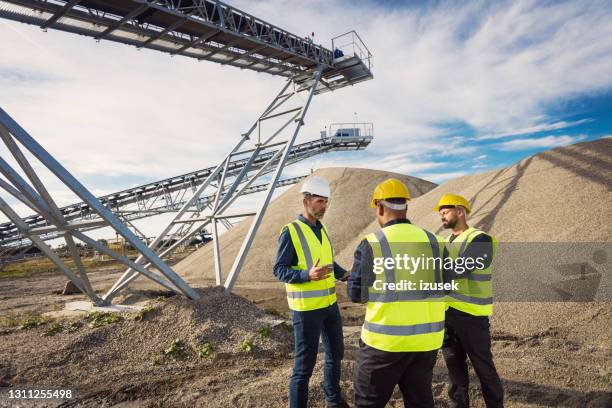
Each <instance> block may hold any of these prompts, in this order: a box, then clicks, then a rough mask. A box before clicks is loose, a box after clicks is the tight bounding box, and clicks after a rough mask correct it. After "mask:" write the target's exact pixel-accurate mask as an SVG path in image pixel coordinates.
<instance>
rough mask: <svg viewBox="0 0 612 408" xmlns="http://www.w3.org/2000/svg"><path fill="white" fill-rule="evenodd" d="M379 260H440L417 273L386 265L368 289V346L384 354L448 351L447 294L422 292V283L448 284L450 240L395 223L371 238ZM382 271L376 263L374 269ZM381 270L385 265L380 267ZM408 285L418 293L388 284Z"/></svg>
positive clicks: (364, 334)
mask: <svg viewBox="0 0 612 408" xmlns="http://www.w3.org/2000/svg"><path fill="white" fill-rule="evenodd" d="M366 239H367V241H368V242H369V244H370V246H371V247H372V253H373V257H374V262H377V261H376V258H379V259H380V258H383V259H388V258H393V259H395V258H396V256H397V255H399V256H400V257H401V258H403V257H404V255H407V256H408V257H414V258H419V257H421V258H423V259H425V258H430V259H438V261H437V262H428V263H427V264H423V265H422V267H419V268H417V269H416V270H415V273H414V274H413V273H411V270H407V269H405V268H404V267H402V268H401V269H400V268H396V266H397V265H393V266H392V267H391V268H388V266H389V265H383V266H382V267H383V269H384V271H383V272H382V273H376V272H380V270H378V271H376V270H375V277H374V279H375V281H374V283H373V284H372V285H370V287H369V288H368V303H367V307H366V315H365V320H364V323H363V327H362V329H361V339H362V340H363V342H364V343H365V344H367V345H368V346H370V347H374V348H376V349H378V350H383V351H390V352H400V351H429V350H436V349H439V348H440V347H441V346H442V340H443V338H444V309H445V304H444V292H442V291H437V292H436V291H433V290H418V289H419V288H420V287H421V286H420V284H421V282H420V281H423V282H426V283H436V282H438V283H443V281H442V279H443V278H442V276H443V275H442V266H443V265H442V262H441V250H442V248H443V247H444V241H443V240H442V239H441V238H439V237H437V236H436V235H434V234H432V233H431V232H428V231H425V230H423V229H421V228H419V227H416V226H414V225H412V224H408V223H401V224H393V225H390V226H388V227H385V228H383V229H382V230H380V231H378V232H377V233H374V234H369V235H368V236H366ZM374 266H375V269H376V263H375V264H374ZM379 266H381V265H380V264H379ZM402 281H409V282H414V284H415V285H417V286H415V287H414V288H412V289H417V290H384V289H383V286H382V285H383V284H384V283H389V282H394V283H400V282H402Z"/></svg>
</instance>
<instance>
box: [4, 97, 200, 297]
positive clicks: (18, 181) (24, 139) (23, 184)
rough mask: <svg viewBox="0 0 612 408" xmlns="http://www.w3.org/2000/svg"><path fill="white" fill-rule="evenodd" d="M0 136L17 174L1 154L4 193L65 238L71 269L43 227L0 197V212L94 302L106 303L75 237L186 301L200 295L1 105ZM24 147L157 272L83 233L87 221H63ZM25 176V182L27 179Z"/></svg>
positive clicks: (88, 223)
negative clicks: (92, 281)
mask: <svg viewBox="0 0 612 408" xmlns="http://www.w3.org/2000/svg"><path fill="white" fill-rule="evenodd" d="M0 138H1V139H2V141H3V142H4V144H5V145H6V147H7V148H8V150H9V152H10V153H11V155H12V156H13V158H14V160H15V162H16V163H17V165H18V167H19V168H20V169H21V173H23V174H25V176H26V178H24V177H22V175H21V173H20V172H19V171H17V170H15V168H14V167H13V166H11V165H10V164H9V163H8V162H7V161H6V160H5V159H4V158H1V157H0V173H1V174H2V175H3V176H4V177H5V178H6V180H4V182H3V183H2V185H0V187H2V188H3V189H4V190H5V191H6V192H7V193H9V194H10V195H12V196H13V197H14V198H15V199H17V200H18V201H20V202H22V203H23V204H25V205H26V206H28V207H30V208H32V209H34V210H36V211H37V212H38V213H39V214H40V215H42V216H43V217H44V218H45V219H46V220H47V221H48V223H49V226H52V227H51V228H52V229H53V230H55V231H57V232H58V233H60V234H61V236H62V237H63V238H64V240H65V241H66V245H67V246H68V249H69V251H70V256H71V258H72V260H73V261H74V264H75V269H76V273H75V272H74V271H73V270H72V268H70V267H69V266H68V265H67V264H66V263H65V262H64V261H63V260H62V259H61V258H60V257H59V256H58V255H57V254H56V253H55V252H54V251H53V250H52V249H51V248H50V247H49V246H48V245H47V244H45V243H44V241H43V240H42V239H41V238H40V234H41V233H43V232H42V231H37V230H36V229H32V228H30V227H29V226H28V225H27V224H26V223H25V222H24V221H23V220H22V219H21V218H20V217H19V215H18V214H17V213H16V212H15V210H14V209H13V208H12V207H11V206H10V205H9V204H8V203H7V202H6V201H5V200H4V199H2V198H0V211H1V212H2V213H4V215H5V216H6V217H8V218H9V219H10V220H11V221H12V222H14V223H15V224H16V225H17V226H18V228H19V229H20V231H21V233H22V234H24V235H27V236H28V238H29V239H30V240H31V241H32V242H33V243H34V244H35V245H36V246H37V247H38V248H39V249H40V250H41V251H42V252H43V253H44V254H45V255H47V256H48V257H49V258H50V259H51V260H52V261H53V263H54V264H55V265H56V266H57V267H58V268H59V270H60V271H62V272H63V273H64V274H65V275H66V276H67V277H68V279H70V280H71V281H72V282H73V283H74V284H75V285H76V286H77V287H78V288H79V289H80V290H81V291H82V292H83V293H85V294H86V295H87V296H88V297H89V298H90V299H91V300H92V302H94V303H95V304H98V305H101V304H105V303H107V302H106V301H104V300H103V299H100V298H99V297H98V296H97V295H96V293H95V292H94V290H93V288H92V287H91V284H90V282H89V279H88V278H87V273H86V271H85V267H84V266H83V263H82V261H81V258H80V255H79V252H78V249H77V247H76V244H75V242H74V239H75V238H76V239H77V240H79V241H82V242H84V243H86V244H88V245H91V246H92V247H94V248H96V249H97V250H99V251H100V252H102V253H104V254H106V255H109V256H111V257H112V258H114V259H115V260H117V261H119V262H121V263H123V264H124V265H126V266H131V267H133V268H134V269H135V270H136V272H135V273H137V274H139V275H145V276H147V277H148V278H150V279H151V280H153V281H155V282H157V283H159V284H160V285H162V286H164V287H166V288H168V289H171V290H173V291H175V292H177V293H182V294H184V295H186V296H188V297H189V298H191V299H198V298H199V295H198V294H197V293H196V292H195V291H194V290H193V289H192V288H191V287H189V285H187V283H185V281H183V279H181V278H180V277H179V276H178V275H177V274H176V273H175V272H174V271H173V270H172V269H171V268H170V267H168V265H166V264H165V263H164V262H163V261H162V260H161V259H160V258H159V257H158V256H157V255H156V254H155V252H153V251H152V250H151V249H150V248H148V247H147V246H146V245H145V244H144V243H143V242H142V241H141V240H140V239H139V238H138V237H137V236H136V235H135V234H134V233H132V231H131V230H130V229H129V228H128V227H126V226H125V225H124V224H123V223H122V222H121V221H120V220H119V218H117V216H115V215H114V214H113V213H112V212H111V211H109V210H108V209H107V208H106V207H104V206H103V205H102V204H101V203H100V202H99V201H98V200H97V199H96V198H95V197H94V196H93V195H92V194H91V193H90V192H89V190H87V189H86V188H85V187H84V186H83V185H82V184H81V183H80V182H79V181H78V180H77V179H76V178H74V177H73V176H72V174H70V173H69V172H68V171H67V170H66V169H65V168H64V167H63V166H62V165H61V164H60V163H59V162H58V161H57V160H55V158H53V156H51V155H50V154H49V153H48V152H47V151H46V150H45V149H44V148H43V147H42V146H41V145H40V144H38V142H36V140H34V138H33V137H32V136H30V135H29V134H28V132H26V131H25V130H24V129H23V128H22V127H21V126H20V125H19V124H18V123H17V122H15V121H14V120H13V119H12V118H11V117H10V116H9V115H8V114H7V113H6V112H5V111H4V110H2V109H1V108H0ZM18 143H19V144H20V145H21V146H23V147H24V148H25V149H27V150H28V151H29V152H30V153H31V154H32V155H33V156H34V157H35V158H36V159H37V160H38V162H39V163H40V164H42V165H43V166H44V167H46V168H47V169H48V170H49V171H50V172H51V173H52V174H53V175H54V176H55V177H57V179H58V180H59V181H61V182H62V183H63V184H64V185H65V186H66V187H68V188H69V189H70V190H71V191H72V192H73V193H74V194H75V195H76V196H77V197H79V198H80V199H81V200H83V202H85V203H87V204H88V205H89V206H90V207H91V208H92V209H93V210H94V211H95V212H96V213H97V214H98V216H99V218H100V220H96V221H95V222H96V223H101V222H104V223H105V224H106V225H108V226H110V227H112V228H113V229H114V230H115V231H116V232H117V234H119V235H121V236H122V237H123V238H124V239H125V240H126V242H129V243H130V244H131V245H132V246H133V247H134V248H135V249H136V250H137V251H138V252H139V253H140V254H141V255H142V257H143V259H147V260H148V262H149V265H151V266H152V267H154V268H156V269H157V270H158V271H159V273H155V272H152V271H151V270H149V269H147V268H146V267H143V266H142V265H138V264H136V263H134V262H132V261H130V260H129V259H128V258H127V257H124V256H122V255H120V254H118V253H116V252H115V251H112V250H110V249H109V248H107V247H106V246H104V245H102V244H101V243H99V242H97V241H96V240H94V239H92V238H90V237H88V236H87V235H86V234H84V233H83V232H82V231H80V229H81V228H84V227H87V226H91V224H92V222H91V221H90V222H80V223H79V222H69V221H68V220H66V219H65V218H64V217H63V215H62V214H61V212H60V211H59V208H58V207H57V205H56V203H55V200H54V199H53V197H52V196H51V194H50V192H49V191H48V190H47V188H46V186H45V184H44V183H43V181H42V179H41V178H40V177H39V176H38V174H37V172H36V171H35V170H34V168H33V166H32V164H31V163H30V161H29V160H28V158H27V157H26V156H25V154H24V153H23V151H22V150H21V148H20V147H19V144H18ZM26 179H27V180H26Z"/></svg>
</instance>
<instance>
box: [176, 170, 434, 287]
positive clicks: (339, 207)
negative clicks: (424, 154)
mask: <svg viewBox="0 0 612 408" xmlns="http://www.w3.org/2000/svg"><path fill="white" fill-rule="evenodd" d="M314 174H316V175H317V176H321V177H323V178H325V179H326V180H327V181H328V182H329V183H330V185H331V191H332V197H331V200H330V207H329V209H328V211H327V213H326V214H325V218H324V220H323V221H324V222H325V224H326V225H327V227H328V228H329V232H330V235H331V240H332V243H333V245H334V249H335V251H336V252H340V251H341V250H342V249H344V248H345V247H346V245H347V244H348V243H349V242H351V240H352V238H353V237H354V236H355V234H357V233H358V232H359V231H361V230H362V229H363V228H365V227H366V226H367V225H368V224H369V223H370V221H371V220H372V209H371V208H370V201H369V199H370V196H371V194H372V191H373V190H374V187H375V186H376V185H377V184H378V183H380V182H382V181H383V180H385V179H387V178H389V177H396V178H399V179H400V180H402V181H403V182H405V183H406V184H407V186H408V189H409V190H410V193H411V194H412V195H413V196H414V197H418V196H420V195H422V194H424V193H426V192H427V191H429V190H431V189H432V188H434V187H435V186H436V185H435V184H433V183H430V182H428V181H424V180H421V179H418V178H415V177H409V176H405V175H401V174H396V173H390V172H386V171H378V170H366V169H355V168H326V169H320V170H317V171H316V172H315V173H314ZM300 187H301V184H298V185H295V186H293V187H291V188H290V189H289V190H287V191H286V192H285V193H284V194H282V195H281V196H280V197H278V198H277V199H276V200H274V201H273V202H272V203H271V204H270V207H269V208H268V209H267V211H266V214H265V216H264V218H263V220H262V223H261V226H260V227H259V230H258V231H257V235H256V236H255V241H254V242H253V246H252V247H251V250H250V252H249V256H248V259H247V260H246V262H245V264H244V266H243V268H242V271H241V273H240V277H239V282H244V281H249V282H263V281H268V282H276V278H274V275H273V274H272V266H273V264H274V255H275V253H276V243H277V241H278V234H279V232H280V228H281V227H282V226H283V225H285V224H286V223H288V222H290V221H292V220H294V219H295V218H296V217H297V216H298V214H299V213H300V212H301V211H302V200H301V195H300V193H299V191H300ZM249 226H250V219H247V220H245V221H243V222H241V223H240V224H239V225H237V226H236V227H234V228H232V229H231V230H230V231H228V232H227V233H225V234H223V236H222V237H221V240H220V243H221V250H222V254H223V255H222V257H223V261H224V262H223V264H222V271H223V276H224V277H225V276H227V274H228V273H229V269H230V268H231V266H232V264H231V262H232V261H233V259H234V257H235V256H236V254H237V253H238V250H239V249H240V245H241V244H242V238H243V237H244V236H245V235H246V232H247V231H248V228H249ZM174 269H175V271H177V272H178V273H179V274H180V275H181V276H183V277H185V278H186V279H187V281H188V282H190V283H197V282H198V281H199V280H201V279H214V260H213V253H212V245H207V246H205V247H203V248H202V249H200V250H199V251H197V252H196V253H195V254H192V255H191V256H189V257H188V258H186V259H184V260H183V261H181V262H180V263H178V264H177V265H176V266H175V267H174Z"/></svg>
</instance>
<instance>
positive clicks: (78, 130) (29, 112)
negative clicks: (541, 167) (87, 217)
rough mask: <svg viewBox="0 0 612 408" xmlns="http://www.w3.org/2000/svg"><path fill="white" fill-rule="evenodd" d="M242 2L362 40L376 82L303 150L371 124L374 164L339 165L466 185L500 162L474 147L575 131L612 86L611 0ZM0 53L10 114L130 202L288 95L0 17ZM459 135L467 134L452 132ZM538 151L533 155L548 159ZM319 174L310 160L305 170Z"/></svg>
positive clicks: (349, 160) (315, 119)
mask: <svg viewBox="0 0 612 408" xmlns="http://www.w3.org/2000/svg"><path fill="white" fill-rule="evenodd" d="M232 4H234V5H236V6H237V7H240V8H243V9H244V10H245V11H247V12H249V13H251V14H254V15H257V16H261V17H262V18H264V19H265V20H266V21H270V22H272V23H274V24H277V25H279V26H281V27H283V28H286V29H288V30H289V31H292V32H294V33H295V34H298V35H305V34H306V33H309V32H311V31H314V32H315V33H316V36H315V38H316V40H315V41H316V42H321V43H323V44H324V45H326V46H330V42H329V39H331V38H332V37H333V36H335V35H338V34H341V33H343V32H346V31H348V30H350V29H353V28H354V29H356V30H357V31H358V32H359V34H360V36H361V37H362V38H363V39H364V41H365V42H366V44H367V46H368V47H369V48H370V50H372V52H373V54H374V76H375V79H374V80H373V81H368V82H365V83H362V84H358V85H356V86H353V87H348V88H346V89H342V90H339V91H338V92H335V93H333V94H327V95H321V96H317V97H316V98H315V99H314V100H313V103H312V107H311V110H310V112H309V113H308V116H307V118H306V127H305V128H304V130H303V131H302V134H301V135H300V139H299V140H298V142H299V141H305V140H309V139H313V138H316V137H318V132H319V130H321V129H323V128H324V126H325V125H327V124H329V123H330V122H339V121H352V120H353V117H354V116H353V113H354V112H357V113H358V115H359V119H360V120H362V121H372V122H374V124H375V130H376V134H375V137H376V138H375V141H374V143H372V145H371V147H370V148H369V149H368V152H369V153H368V154H366V155H363V154H355V153H345V154H344V155H342V156H341V157H342V160H336V159H334V162H335V163H340V164H341V165H349V166H371V167H374V168H379V169H388V170H393V171H400V172H410V173H412V172H415V174H418V175H419V176H421V177H424V178H427V177H428V176H430V177H431V179H432V180H434V181H440V180H442V179H443V178H444V177H446V176H448V175H451V176H452V175H453V174H464V173H463V172H459V173H457V172H456V173H452V172H446V173H444V174H445V175H446V176H445V175H442V174H440V173H436V171H441V172H444V171H445V169H446V168H447V167H450V166H451V165H449V164H447V163H448V162H454V161H455V160H457V159H461V160H462V161H466V162H469V163H473V160H474V156H482V155H483V154H484V155H488V156H489V160H491V162H493V161H494V160H497V159H499V158H498V157H493V156H494V155H495V154H496V153H495V152H494V151H493V152H489V151H487V152H484V151H482V150H483V149H482V148H481V147H480V145H478V143H477V139H478V138H479V137H487V136H490V135H497V136H499V135H503V136H500V137H505V136H510V135H517V134H520V135H523V134H525V135H526V134H528V133H529V132H539V131H547V130H553V129H562V128H565V127H569V126H576V125H579V124H580V123H578V122H580V121H574V122H571V121H562V120H559V119H558V118H555V117H550V116H549V114H548V112H549V110H550V108H551V107H559V106H562V104H563V103H564V102H565V101H567V100H570V99H572V98H575V97H579V96H585V95H591V94H595V93H601V92H606V91H609V90H610V89H611V87H612V24H610V23H609V21H611V20H612V6H611V5H610V4H609V3H606V2H599V3H598V2H594V3H584V2H549V3H541V2H536V1H524V2H485V3H481V2H471V3H466V2H442V3H439V4H437V5H435V6H434V5H431V6H427V7H423V8H419V7H418V6H411V7H406V8H402V7H394V8H386V7H381V6H379V5H376V4H374V3H370V2H358V3H348V2H347V1H344V0H338V1H325V2H323V1H322V0H317V1H311V2H296V1H288V0H285V1H260V2H252V1H246V0H236V1H233V2H232ZM349 5H350V6H349ZM0 55H2V58H1V59H0V106H1V107H2V108H3V109H5V110H6V111H7V112H9V114H11V115H13V117H14V118H15V119H16V120H17V121H18V122H19V123H20V124H21V125H22V126H24V127H25V128H26V129H27V130H29V131H30V132H31V133H32V135H33V136H34V137H35V138H36V139H37V140H38V141H39V142H40V143H41V144H42V145H43V146H44V147H45V148H47V149H48V150H49V151H50V152H51V153H52V154H54V155H55V156H56V157H57V158H58V159H59V160H60V162H62V164H64V165H65V166H66V167H67V168H68V169H69V170H70V171H72V172H74V174H75V176H76V177H77V178H82V177H87V179H88V180H92V181H91V182H89V183H87V187H89V188H91V189H93V190H95V191H109V189H110V188H112V187H111V186H108V185H103V186H102V185H99V184H97V183H98V182H97V181H96V175H100V174H103V175H105V177H108V176H115V177H114V180H119V181H117V182H116V186H115V187H116V189H117V190H119V189H123V188H126V187H128V186H129V185H132V180H133V178H134V176H146V177H147V178H148V179H149V180H154V179H160V178H164V177H170V176H174V175H176V174H180V173H184V172H188V171H193V170H195V169H199V168H204V167H208V166H211V165H214V164H216V163H217V162H218V161H219V160H220V157H222V156H223V155H224V154H226V153H227V152H228V150H229V149H230V148H231V146H233V144H234V143H235V142H236V140H237V138H238V137H239V135H240V134H241V133H242V132H244V131H245V130H246V129H248V128H249V127H250V125H251V123H252V121H253V120H255V119H256V117H257V116H258V114H259V112H260V110H261V109H262V108H263V107H264V106H265V104H266V103H267V102H268V100H269V99H270V98H271V97H272V96H273V95H274V93H275V92H276V91H277V90H278V88H279V87H280V86H281V84H282V79H281V78H275V77H272V76H269V75H265V74H257V73H254V72H249V71H245V70H239V69H234V68H231V67H223V66H219V65H216V64H212V63H209V62H201V63H198V62H196V61H194V60H191V59H187V58H182V57H176V58H170V57H169V56H167V55H165V54H161V53H158V52H154V51H148V50H142V51H136V49H135V48H134V47H129V46H125V45H121V44H114V43H109V42H105V41H102V42H101V43H99V44H98V43H96V42H95V41H94V40H92V39H90V38H85V37H82V36H76V35H71V34H67V33H62V32H58V31H54V30H51V29H50V30H49V31H48V32H46V33H45V32H42V31H41V30H40V29H39V28H37V27H32V26H27V25H23V24H18V23H14V22H7V21H3V20H0ZM457 124H459V125H462V127H459V129H470V130H469V131H466V132H465V133H467V134H464V132H463V131H455V130H454V129H456V125H457ZM469 135H474V136H471V137H470V136H469ZM551 137H552V136H551ZM556 137H557V138H559V136H556ZM567 137H570V136H566V137H565V138H567ZM523 140H529V139H523ZM566 140H567V139H556V140H555V143H560V142H565V141H566ZM511 142H513V143H515V144H514V145H513V144H510V145H509V146H510V148H517V147H516V146H518V145H517V144H516V143H519V142H516V141H511ZM534 143H535V142H534ZM542 143H544V142H542V141H539V142H537V143H536V144H537V146H541V147H548V146H547V145H542ZM523 145H524V143H523ZM554 145H556V144H553V145H551V146H554ZM513 146H514V147H513ZM485 153H486V154H485ZM368 158H369V159H368ZM479 160H484V158H481V159H478V158H476V161H479ZM324 161H325V156H321V157H318V158H314V159H313V160H311V161H308V162H306V163H303V164H302V165H301V166H302V167H296V168H295V172H296V173H299V171H298V170H306V169H307V168H310V167H319V163H323V162H324ZM340 164H338V165H340ZM475 165H476V166H477V165H479V164H478V163H476V164H475ZM321 167H323V166H321ZM453 168H456V167H454V166H453ZM468 168H469V166H468ZM289 172H294V170H293V169H288V173H289ZM122 178H124V179H125V180H126V182H125V183H124V184H122V183H121V181H120V180H121V179H122ZM128 180H129V181H128Z"/></svg>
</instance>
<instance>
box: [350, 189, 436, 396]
mask: <svg viewBox="0 0 612 408" xmlns="http://www.w3.org/2000/svg"><path fill="white" fill-rule="evenodd" d="M409 200H410V194H409V192H408V189H407V188H406V186H405V185H404V184H403V183H402V182H401V181H399V180H397V179H388V180H385V181H384V182H382V183H381V184H379V185H378V186H377V187H376V189H375V190H374V194H373V197H372V201H371V203H370V205H371V207H372V208H374V209H376V220H377V221H378V224H379V225H380V227H381V230H379V231H378V232H376V233H373V234H369V235H367V236H366V237H365V238H364V239H363V240H362V241H361V243H360V244H359V246H358V247H357V250H356V251H355V254H354V262H353V268H352V270H351V274H350V276H349V279H348V295H349V298H350V299H351V300H352V301H353V302H358V303H366V305H367V306H366V315H365V320H364V324H363V327H362V330H361V339H360V347H359V354H358V356H357V366H356V368H355V377H354V390H355V405H356V406H357V407H384V406H385V405H386V404H387V402H388V401H389V399H390V398H391V395H392V393H393V390H394V389H395V386H396V385H399V388H400V391H401V392H402V396H403V399H404V405H405V406H407V407H408V406H410V407H433V406H434V400H433V393H432V376H433V367H434V365H435V362H436V356H437V353H438V349H439V348H440V347H441V346H442V340H443V337H444V308H445V304H444V292H441V291H438V290H436V291H434V290H428V289H421V288H419V283H421V282H426V283H428V284H434V283H442V279H443V271H442V265H443V262H444V254H443V252H442V253H441V251H443V249H444V242H443V241H442V239H441V238H439V237H437V236H436V235H434V234H432V233H431V232H429V231H426V230H424V229H422V228H419V227H417V226H415V225H413V224H411V223H410V221H409V220H408V219H407V218H406V212H407V201H409ZM425 257H428V258H430V259H433V260H435V261H437V262H431V263H429V262H428V263H427V264H422V265H421V266H419V267H415V268H414V269H412V270H407V269H406V268H405V266H406V265H405V264H404V265H400V264H399V263H398V264H396V263H395V262H391V261H390V260H397V259H400V260H401V259H408V258H412V259H417V258H423V259H424V258H425ZM380 260H382V261H380ZM381 266H383V267H381ZM402 282H404V284H405V285H406V286H407V287H406V288H403V289H401V290H400V289H399V286H400V284H401V283H402ZM406 282H408V283H406ZM410 287H412V289H410Z"/></svg>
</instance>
